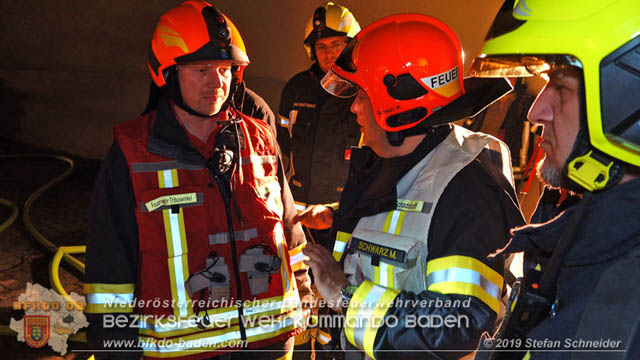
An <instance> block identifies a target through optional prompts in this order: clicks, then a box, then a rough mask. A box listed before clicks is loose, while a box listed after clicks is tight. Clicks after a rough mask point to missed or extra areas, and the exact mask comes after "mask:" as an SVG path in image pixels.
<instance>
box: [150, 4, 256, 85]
mask: <svg viewBox="0 0 640 360" xmlns="http://www.w3.org/2000/svg"><path fill="white" fill-rule="evenodd" d="M200 60H231V61H233V64H234V65H235V66H234V69H233V70H234V77H235V79H236V81H238V82H239V81H241V80H242V72H243V70H244V68H245V67H246V66H247V65H248V64H249V57H248V56H247V51H246V49H245V46H244V41H242V37H241V36H240V33H239V32H238V29H237V28H236V26H235V25H234V24H233V22H232V21H231V20H230V19H229V18H228V17H227V16H226V15H224V14H223V13H221V12H220V11H218V10H217V9H216V8H215V7H213V6H212V5H211V4H209V3H208V2H206V1H202V0H189V1H185V2H184V3H182V4H181V5H179V6H177V7H175V8H173V9H171V10H169V11H168V12H166V13H165V14H164V15H162V17H161V18H160V20H159V21H158V24H157V25H156V29H155V31H154V32H153V37H152V39H151V49H150V51H149V63H148V65H149V71H150V72H151V77H152V78H153V81H154V83H155V84H156V85H157V86H158V87H163V86H164V85H165V84H166V81H165V80H166V73H165V71H166V70H167V69H169V68H171V67H172V66H174V65H176V64H177V63H181V62H190V61H200Z"/></svg>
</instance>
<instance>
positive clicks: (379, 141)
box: [301, 14, 523, 359]
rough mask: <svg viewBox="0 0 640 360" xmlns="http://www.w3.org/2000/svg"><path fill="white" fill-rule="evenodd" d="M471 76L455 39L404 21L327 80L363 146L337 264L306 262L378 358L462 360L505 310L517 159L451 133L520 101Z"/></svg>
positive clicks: (355, 162)
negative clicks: (503, 255) (500, 255)
mask: <svg viewBox="0 0 640 360" xmlns="http://www.w3.org/2000/svg"><path fill="white" fill-rule="evenodd" d="M462 71H463V59H462V48H461V45H460V41H459V40H458V37H457V36H456V34H455V32H454V31H453V30H452V29H451V28H449V27H448V26H447V25H446V24H444V23H443V22H441V21H440V20H438V19H435V18H433V17H430V16H426V15H419V14H401V15H394V16H389V17H385V18H383V19H380V20H378V21H375V22H373V23H372V24H370V25H368V26H367V27H365V28H364V29H362V31H360V33H358V35H356V37H355V38H354V39H353V40H352V41H350V42H349V44H348V45H347V46H346V48H345V49H344V50H343V52H342V54H341V55H340V57H338V59H337V60H336V62H335V64H334V65H333V66H332V67H331V69H330V70H329V72H328V73H327V74H326V75H325V76H324V78H323V79H322V85H323V87H324V88H325V89H326V90H327V91H328V92H330V93H332V94H334V95H336V96H342V97H355V100H354V102H353V104H352V106H351V111H352V112H353V113H354V114H355V115H356V117H357V122H358V124H359V125H360V127H361V129H362V132H363V142H364V145H365V146H364V147H363V148H361V149H356V150H353V151H352V155H351V163H350V169H349V179H348V180H347V183H346V185H345V190H344V192H343V194H342V197H341V199H340V207H339V209H338V210H337V211H336V212H335V214H334V216H333V220H332V225H333V227H332V237H333V239H335V241H334V244H333V249H332V250H333V251H332V252H329V251H327V250H325V249H323V248H321V247H315V246H311V245H309V246H308V247H307V248H306V249H305V250H304V252H305V254H307V255H308V256H309V257H310V261H309V264H310V267H311V269H312V271H313V274H314V278H315V282H316V285H317V288H318V292H319V293H320V294H321V295H322V297H323V298H324V299H325V300H326V301H327V303H328V305H329V306H330V307H332V308H333V309H334V310H335V311H337V312H342V313H343V314H345V315H346V319H345V321H344V329H343V331H344V332H343V333H344V338H345V339H346V342H345V343H346V345H348V347H351V348H353V347H355V348H358V349H361V350H363V351H364V352H365V353H366V355H368V356H369V357H372V358H376V359H382V358H391V357H393V356H396V355H395V352H394V351H392V350H416V351H412V352H403V353H402V356H403V357H409V358H420V359H424V358H438V359H444V358H459V357H461V356H462V355H465V354H466V353H469V352H471V351H473V350H474V349H475V347H476V345H477V343H478V340H479V338H480V335H481V334H482V332H484V331H487V330H491V329H492V327H493V324H494V322H495V320H496V318H497V316H498V314H499V313H500V310H501V297H502V295H503V291H504V290H505V286H504V285H505V283H504V279H503V269H504V263H503V260H488V259H487V255H488V254H490V253H492V252H494V251H495V250H496V249H499V248H502V247H503V246H504V245H505V243H506V242H507V239H508V238H509V229H510V228H512V227H513V226H517V225H521V224H522V223H523V219H522V215H521V213H520V210H519V208H518V205H517V199H516V196H515V191H514V189H513V179H512V173H511V161H510V156H509V151H508V149H507V148H506V145H504V143H502V142H501V141H499V140H498V139H496V138H493V137H491V136H489V135H486V134H482V133H474V132H471V131H469V130H466V129H464V128H461V127H459V126H456V125H452V124H450V123H451V122H454V121H457V120H460V119H462V118H464V117H467V116H470V115H473V114H474V113H477V112H478V111H480V110H481V109H483V108H484V107H486V106H487V105H488V104H490V103H492V102H493V101H494V100H496V99H497V98H499V97H500V96H502V95H503V94H504V93H505V92H506V91H509V90H510V89H511V88H510V86H509V85H508V82H506V81H504V80H503V79H500V80H490V81H484V82H483V81H474V80H472V82H471V83H470V82H467V81H464V80H463V77H462ZM329 217H331V216H330V215H329ZM301 218H302V221H303V222H305V223H307V222H311V223H313V222H316V221H315V220H316V219H314V218H313V216H310V217H309V218H305V217H303V216H302V217H301ZM324 225H326V224H324ZM438 319H440V320H444V319H449V320H447V321H438ZM452 320H455V321H454V322H453V323H452V322H451V321H452Z"/></svg>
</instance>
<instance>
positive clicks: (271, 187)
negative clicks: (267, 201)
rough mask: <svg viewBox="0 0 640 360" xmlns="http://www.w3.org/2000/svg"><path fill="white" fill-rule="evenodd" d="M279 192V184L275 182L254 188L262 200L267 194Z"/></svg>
mask: <svg viewBox="0 0 640 360" xmlns="http://www.w3.org/2000/svg"><path fill="white" fill-rule="evenodd" d="M280 190H281V188H280V183H279V182H277V181H272V182H268V183H266V184H264V185H263V186H259V187H257V188H256V192H257V193H258V195H259V196H260V197H262V198H267V197H269V194H271V193H279V192H280Z"/></svg>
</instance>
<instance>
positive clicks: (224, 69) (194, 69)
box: [176, 63, 231, 79]
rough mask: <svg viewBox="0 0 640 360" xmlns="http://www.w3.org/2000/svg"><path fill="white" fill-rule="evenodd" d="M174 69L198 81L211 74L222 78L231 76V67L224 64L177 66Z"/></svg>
mask: <svg viewBox="0 0 640 360" xmlns="http://www.w3.org/2000/svg"><path fill="white" fill-rule="evenodd" d="M176 69H177V70H178V71H184V72H185V73H188V74H189V75H191V76H194V77H196V78H199V79H203V78H205V77H207V76H209V75H210V74H212V73H213V72H217V73H218V74H220V75H222V76H224V77H227V76H231V65H226V64H214V63H211V64H178V65H176Z"/></svg>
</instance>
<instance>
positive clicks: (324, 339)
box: [317, 329, 331, 345]
mask: <svg viewBox="0 0 640 360" xmlns="http://www.w3.org/2000/svg"><path fill="white" fill-rule="evenodd" d="M317 340H318V342H319V343H320V345H327V344H328V343H329V341H331V334H329V333H328V332H326V331H322V329H318V337H317Z"/></svg>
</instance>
